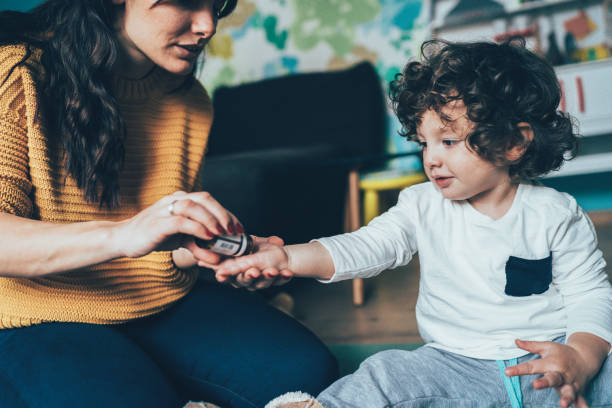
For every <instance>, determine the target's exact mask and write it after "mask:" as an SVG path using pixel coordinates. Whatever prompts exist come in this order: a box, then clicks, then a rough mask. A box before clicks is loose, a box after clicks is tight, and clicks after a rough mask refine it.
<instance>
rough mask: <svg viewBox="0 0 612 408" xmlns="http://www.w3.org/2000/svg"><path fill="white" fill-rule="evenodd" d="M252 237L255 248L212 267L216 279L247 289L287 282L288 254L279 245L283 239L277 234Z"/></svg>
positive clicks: (290, 273)
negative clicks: (268, 236)
mask: <svg viewBox="0 0 612 408" xmlns="http://www.w3.org/2000/svg"><path fill="white" fill-rule="evenodd" d="M253 238H254V242H255V249H256V250H255V252H254V253H253V254H251V255H246V256H241V257H237V258H229V259H227V260H225V261H223V262H222V263H221V264H219V265H218V266H217V267H215V270H216V273H215V277H216V279H217V281H219V282H222V283H230V284H231V285H232V286H234V287H244V288H247V289H250V290H255V289H264V288H267V287H269V286H271V285H282V284H285V283H287V282H288V281H289V280H290V279H291V278H292V276H293V273H292V272H291V271H289V270H288V266H289V258H288V256H287V252H286V251H285V250H284V249H283V247H282V245H283V242H282V240H281V239H280V238H278V237H271V238H268V239H264V238H259V237H253ZM275 239H276V240H275Z"/></svg>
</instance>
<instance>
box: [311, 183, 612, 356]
mask: <svg viewBox="0 0 612 408" xmlns="http://www.w3.org/2000/svg"><path fill="white" fill-rule="evenodd" d="M317 241H319V242H320V243H321V244H322V245H323V246H325V248H326V249H327V250H328V251H329V253H330V254H331V257H332V259H333V262H334V267H335V274H334V276H333V277H332V278H331V279H330V280H328V281H326V282H335V281H340V280H344V279H353V278H369V277H371V276H375V275H377V274H379V273H380V272H382V271H384V270H385V269H390V268H395V267H398V266H401V265H405V264H407V263H408V262H409V261H410V260H411V259H412V256H413V255H414V254H415V253H416V252H418V253H419V260H420V269H421V280H420V286H419V297H418V301H417V305H416V317H417V323H418V326H419V332H420V334H421V336H422V337H423V339H424V340H425V342H426V343H427V344H428V345H430V346H432V347H437V348H440V349H444V350H448V351H450V352H454V353H457V354H461V355H464V356H468V357H473V358H483V359H509V358H514V357H519V356H521V355H524V354H527V352H526V351H525V350H522V349H519V348H518V347H516V345H515V344H514V340H515V339H517V338H519V339H523V340H552V339H554V338H557V337H559V336H561V335H566V336H567V337H569V336H570V335H571V334H572V333H575V332H588V333H592V334H595V335H597V336H599V337H601V338H603V339H604V340H606V341H608V342H610V343H612V288H611V286H610V283H609V281H608V278H607V275H606V272H605V269H604V268H605V266H606V263H605V261H604V259H603V257H602V253H601V251H600V250H599V249H597V237H596V234H595V230H594V228H593V224H592V223H591V221H590V219H589V218H588V217H587V215H586V214H585V213H584V211H583V210H582V209H581V208H580V207H579V206H578V204H577V203H576V201H575V200H574V198H573V197H571V196H570V195H568V194H565V193H560V192H558V191H556V190H553V189H551V188H547V187H543V186H535V185H529V184H520V185H519V188H518V191H517V193H516V196H515V198H514V202H513V204H512V207H511V208H510V209H509V210H508V212H507V213H506V214H505V215H504V216H503V217H502V218H500V219H497V220H494V219H492V218H490V217H488V216H486V215H484V214H482V213H480V212H478V211H477V210H475V209H474V208H473V207H472V206H471V205H470V204H469V203H468V202H467V201H451V200H448V199H445V198H444V197H443V196H442V195H441V194H440V192H439V191H438V190H437V189H436V188H435V186H433V185H432V184H431V183H423V184H419V185H416V186H412V187H409V188H407V189H405V190H404V191H402V192H401V193H400V197H399V201H398V203H397V204H396V205H395V206H394V207H393V208H391V209H390V210H389V211H388V212H386V213H384V214H382V215H380V216H379V217H377V218H375V219H374V220H372V221H371V222H370V223H369V224H368V225H367V226H365V227H362V228H360V229H359V230H357V231H355V232H352V233H348V234H343V235H338V236H334V237H328V238H321V239H317ZM511 257H512V258H511ZM549 257H551V258H552V259H551V258H549Z"/></svg>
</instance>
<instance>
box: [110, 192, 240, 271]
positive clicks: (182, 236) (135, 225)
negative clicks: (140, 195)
mask: <svg viewBox="0 0 612 408" xmlns="http://www.w3.org/2000/svg"><path fill="white" fill-rule="evenodd" d="M242 232H243V227H242V225H241V224H240V222H239V221H238V219H237V218H236V217H235V216H234V215H233V214H232V213H230V212H229V211H228V210H226V209H225V208H223V206H222V205H221V204H219V203H218V202H217V200H215V199H214V198H213V197H212V196H211V195H210V194H209V193H207V192H196V193H185V192H183V191H179V192H176V193H174V194H171V195H169V196H166V197H164V198H162V199H160V200H159V201H157V202H156V203H155V204H153V205H151V206H150V207H148V208H145V209H144V210H142V211H140V212H139V213H138V214H136V215H135V216H133V217H132V218H129V219H127V220H124V221H121V222H120V223H119V224H118V227H117V230H116V236H117V237H118V238H117V244H118V245H120V248H121V251H122V253H123V255H124V256H127V257H131V258H135V257H139V256H143V255H146V254H148V253H149V252H151V251H171V250H175V249H178V248H180V247H185V248H187V249H188V250H189V251H190V252H191V253H192V254H193V256H194V258H195V259H197V260H199V261H202V262H207V263H209V264H217V263H219V261H220V260H221V256H220V255H218V254H216V253H214V252H212V251H208V250H206V249H202V248H200V247H198V246H197V245H195V242H194V237H197V238H202V239H211V238H212V237H213V236H215V235H222V234H232V235H233V234H240V233H242Z"/></svg>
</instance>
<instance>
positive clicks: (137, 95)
mask: <svg viewBox="0 0 612 408" xmlns="http://www.w3.org/2000/svg"><path fill="white" fill-rule="evenodd" d="M24 55H25V47H24V46H3V47H0V211H2V212H5V213H10V214H14V215H18V216H20V217H26V218H31V219H35V220H43V221H48V222H55V223H74V222H82V221H93V220H115V221H118V220H123V219H126V218H128V217H131V216H133V215H134V214H136V213H137V212H139V211H140V210H142V209H144V208H145V207H147V206H149V205H151V204H153V203H154V202H156V201H157V200H159V199H160V198H161V197H163V196H165V195H167V194H171V193H173V192H175V191H177V190H183V191H193V190H194V188H196V184H197V179H198V174H199V169H200V167H201V165H202V160H203V155H204V151H205V148H206V142H207V138H208V133H209V130H210V125H211V121H212V104H211V101H210V98H209V97H208V95H207V93H206V91H205V90H204V88H203V87H202V86H201V85H200V84H199V83H197V81H194V82H195V83H194V85H193V86H191V87H190V89H187V90H185V91H181V92H169V91H171V90H174V89H176V88H177V86H178V85H180V83H181V81H182V78H181V77H178V76H175V75H171V74H170V73H168V72H165V71H163V70H161V69H155V70H154V71H153V72H152V73H151V74H149V75H148V76H147V77H146V78H144V79H142V80H126V79H122V78H119V77H117V78H115V79H114V84H113V91H114V94H115V97H116V98H117V100H118V103H119V108H120V110H121V113H122V115H123V117H124V120H125V123H126V140H125V152H126V156H125V166H124V169H123V171H122V172H121V175H120V206H119V208H117V209H115V210H105V209H100V208H99V204H97V203H87V202H86V201H85V200H84V199H83V193H82V191H81V190H79V189H78V188H77V187H76V183H75V182H74V180H73V179H72V178H71V177H68V178H67V179H66V181H65V182H64V179H65V174H66V172H65V168H64V161H63V157H64V156H63V151H62V148H61V146H58V144H57V142H51V140H57V138H50V137H49V135H48V134H47V132H46V130H45V128H44V125H43V123H42V121H41V118H40V109H39V108H40V107H39V99H38V96H37V95H38V89H37V83H36V82H35V78H36V76H35V75H34V73H36V72H41V66H40V64H39V59H40V52H34V54H33V55H32V57H30V59H29V60H28V64H27V65H26V66H23V65H21V66H19V67H17V68H15V69H14V70H13V71H12V73H11V74H10V76H8V77H7V75H9V72H10V71H11V68H12V67H14V66H15V65H16V64H17V63H18V62H19V61H20V60H21V59H22V57H23V56H24ZM5 78H6V80H5ZM1 233H2V234H3V235H5V234H8V235H9V236H10V234H11V231H2V232H1ZM5 236H6V235H5ZM0 262H2V261H1V260H0ZM195 280H196V271H190V270H180V269H177V268H176V267H175V266H174V264H173V262H172V257H171V253H170V252H152V253H150V254H149V255H147V256H144V257H141V258H136V259H128V258H119V259H115V260H113V261H110V262H107V263H104V264H100V265H96V266H92V267H88V268H84V269H81V270H78V271H73V272H69V273H64V274H54V275H48V276H46V277H41V278H34V279H28V278H0V328H10V327H21V326H28V325H32V324H37V323H41V322H49V321H62V322H87V323H99V324H103V323H120V322H125V321H128V320H130V319H134V318H138V317H143V316H147V315H150V314H153V313H156V312H159V311H161V310H163V309H165V308H167V307H169V306H170V305H171V304H172V303H173V302H175V301H177V300H178V299H180V298H181V297H183V296H185V295H186V294H187V293H188V292H189V290H190V289H191V287H192V286H193V284H194V283H195Z"/></svg>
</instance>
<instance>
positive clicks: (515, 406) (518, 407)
mask: <svg viewBox="0 0 612 408" xmlns="http://www.w3.org/2000/svg"><path fill="white" fill-rule="evenodd" d="M496 361H497V367H499V372H500V373H501V376H502V379H503V380H504V386H505V387H506V392H507V393H508V397H510V403H511V404H512V408H523V393H522V392H521V383H520V381H519V377H518V376H514V377H508V376H507V375H506V374H504V370H505V369H506V367H510V366H515V365H517V364H518V359H516V358H511V359H510V360H496Z"/></svg>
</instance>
